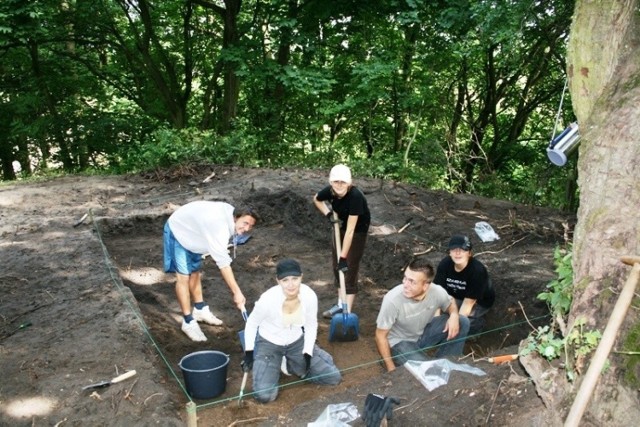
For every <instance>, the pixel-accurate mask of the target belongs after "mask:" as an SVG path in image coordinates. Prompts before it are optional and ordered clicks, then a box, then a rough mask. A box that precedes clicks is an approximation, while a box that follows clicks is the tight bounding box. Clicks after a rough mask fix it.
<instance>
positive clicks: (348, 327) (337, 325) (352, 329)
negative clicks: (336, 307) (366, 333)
mask: <svg viewBox="0 0 640 427" xmlns="http://www.w3.org/2000/svg"><path fill="white" fill-rule="evenodd" d="M359 335H360V321H359V319H358V315H357V314H355V313H338V314H334V315H333V317H332V318H331V325H330V326H329V341H332V342H333V341H340V342H348V341H357V340H358V336H359Z"/></svg>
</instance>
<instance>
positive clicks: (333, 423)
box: [307, 403, 360, 427]
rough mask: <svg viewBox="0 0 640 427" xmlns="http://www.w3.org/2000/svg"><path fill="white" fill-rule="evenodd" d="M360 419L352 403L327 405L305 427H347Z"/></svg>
mask: <svg viewBox="0 0 640 427" xmlns="http://www.w3.org/2000/svg"><path fill="white" fill-rule="evenodd" d="M358 418H360V413H359V412H358V408H357V407H356V405H354V404H353V403H336V404H332V405H328V406H327V407H326V409H325V410H324V411H322V414H320V416H319V417H318V419H317V420H315V421H314V422H312V423H308V424H307V427H348V426H349V424H348V423H350V422H351V421H354V420H357V419H358Z"/></svg>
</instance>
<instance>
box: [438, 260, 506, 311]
mask: <svg viewBox="0 0 640 427" xmlns="http://www.w3.org/2000/svg"><path fill="white" fill-rule="evenodd" d="M433 283H437V284H438V285H440V286H442V287H443V288H445V289H446V290H447V293H448V294H449V295H451V296H452V297H454V298H455V299H459V300H462V299H465V298H469V299H474V300H476V304H479V305H481V306H483V307H485V308H489V307H491V306H492V305H493V302H494V301H495V298H496V293H495V290H494V289H493V286H492V284H491V279H490V278H489V272H488V271H487V268H486V267H485V266H484V264H482V263H481V262H480V261H478V260H477V259H475V258H471V259H470V260H469V264H467V266H466V267H465V268H464V270H462V271H460V272H458V271H456V269H455V263H454V262H453V260H452V259H451V257H450V256H448V255H447V256H446V257H444V258H443V259H442V261H440V264H438V269H437V270H436V277H435V278H434V279H433Z"/></svg>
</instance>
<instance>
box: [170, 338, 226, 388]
mask: <svg viewBox="0 0 640 427" xmlns="http://www.w3.org/2000/svg"><path fill="white" fill-rule="evenodd" d="M228 365H229V356H228V355H226V354H224V353H222V352H220V351H215V350H205V351H196V352H195V353H191V354H187V355H186V356H184V357H183V358H182V359H180V363H179V366H180V369H181V370H182V376H183V377H184V384H185V387H186V388H187V393H189V396H191V397H192V398H194V399H211V398H213V397H216V396H220V395H221V394H222V393H224V390H225V389H226V387H227V366H228Z"/></svg>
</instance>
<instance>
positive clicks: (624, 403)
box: [568, 0, 640, 425]
mask: <svg viewBox="0 0 640 427" xmlns="http://www.w3.org/2000/svg"><path fill="white" fill-rule="evenodd" d="M639 6H640V5H639V4H638V0H624V1H615V0H608V1H587V0H583V1H578V2H577V4H576V9H575V11H574V17H573V24H572V27H571V36H570V43H569V47H568V73H569V78H570V91H571V99H572V104H573V108H574V111H575V113H576V116H577V118H578V123H579V127H580V134H581V137H582V139H581V145H580V148H579V150H580V157H579V161H578V185H579V188H580V207H579V210H578V223H577V226H576V230H575V234H574V246H573V269H574V286H575V288H574V295H573V304H572V307H571V312H570V316H569V327H571V326H572V325H573V324H574V323H575V321H576V319H578V318H580V317H584V318H585V319H586V320H587V322H588V323H589V324H590V327H592V328H597V329H598V330H600V331H602V330H603V329H604V326H605V325H606V322H607V320H608V318H609V316H610V315H611V310H612V308H613V306H614V304H615V302H616V299H617V295H618V294H619V291H620V289H621V287H622V286H623V284H624V282H625V279H626V277H627V275H628V274H629V267H627V266H625V265H623V264H622V263H621V262H620V257H621V256H625V255H638V254H640V244H639V238H640V229H639V228H638V227H639V225H640V215H639V212H640V210H639V208H638V206H640V185H639V184H638V182H639V180H638V177H637V173H638V164H639V163H640V83H639V82H640V14H639V13H638V7H639ZM638 317H639V316H638V311H637V310H632V311H629V313H628V315H627V317H626V320H625V322H624V325H623V327H622V329H621V333H620V334H619V336H618V341H617V344H616V346H617V348H619V349H622V348H623V345H624V342H625V339H626V338H627V336H628V332H629V329H630V328H632V327H634V324H636V323H637V321H638ZM635 345H636V346H637V343H635ZM635 350H637V347H636V348H635ZM609 360H610V362H611V367H610V368H609V369H608V370H607V371H606V372H604V373H603V374H602V375H601V377H600V383H599V386H598V387H597V390H596V393H595V394H594V396H593V398H592V405H591V411H590V416H591V417H593V418H594V419H596V420H598V422H603V423H604V422H605V421H606V424H607V425H624V424H626V423H628V422H625V420H630V422H631V423H632V424H634V423H635V422H637V419H638V416H639V410H638V398H637V394H636V393H635V391H633V390H630V389H627V388H626V387H625V386H624V384H623V381H622V379H621V370H623V369H626V368H625V366H624V364H625V363H626V362H627V361H628V360H629V358H621V357H620V356H615V355H613V354H612V355H611V356H610V358H609ZM631 368H632V370H633V368H634V367H633V366H632V367H631ZM635 371H636V381H638V378H637V375H638V370H637V369H635ZM633 387H634V388H636V387H637V386H633Z"/></svg>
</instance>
